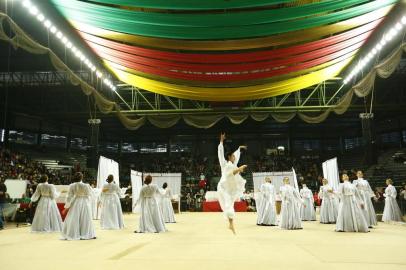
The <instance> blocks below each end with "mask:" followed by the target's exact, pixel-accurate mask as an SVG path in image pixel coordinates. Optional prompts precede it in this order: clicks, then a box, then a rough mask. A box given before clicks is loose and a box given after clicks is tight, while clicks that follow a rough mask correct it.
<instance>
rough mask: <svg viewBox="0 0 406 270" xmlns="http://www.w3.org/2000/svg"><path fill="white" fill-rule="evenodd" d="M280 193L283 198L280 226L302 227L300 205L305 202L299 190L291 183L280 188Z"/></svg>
mask: <svg viewBox="0 0 406 270" xmlns="http://www.w3.org/2000/svg"><path fill="white" fill-rule="evenodd" d="M280 194H281V199H282V206H281V216H280V218H281V220H280V223H279V226H280V228H281V229H287V230H295V229H302V221H301V217H300V205H301V204H303V200H302V198H300V194H299V192H298V191H297V190H296V189H295V188H294V187H292V186H291V185H284V186H282V187H281V188H280Z"/></svg>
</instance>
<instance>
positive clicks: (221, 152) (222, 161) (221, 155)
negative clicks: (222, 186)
mask: <svg viewBox="0 0 406 270" xmlns="http://www.w3.org/2000/svg"><path fill="white" fill-rule="evenodd" d="M217 155H218V159H219V163H220V167H221V169H223V168H224V166H226V164H227V161H226V159H225V158H224V145H223V143H222V142H220V143H219V145H218V147H217Z"/></svg>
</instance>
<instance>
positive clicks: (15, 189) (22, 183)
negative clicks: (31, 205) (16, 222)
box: [4, 179, 27, 199]
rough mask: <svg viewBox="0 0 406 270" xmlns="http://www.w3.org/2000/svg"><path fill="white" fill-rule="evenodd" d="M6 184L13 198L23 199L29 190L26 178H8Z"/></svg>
mask: <svg viewBox="0 0 406 270" xmlns="http://www.w3.org/2000/svg"><path fill="white" fill-rule="evenodd" d="M4 184H5V185H6V187H7V193H8V195H9V196H10V198H11V199H21V198H22V197H23V195H24V194H25V192H26V191H27V181H26V180H16V179H7V180H6V181H4Z"/></svg>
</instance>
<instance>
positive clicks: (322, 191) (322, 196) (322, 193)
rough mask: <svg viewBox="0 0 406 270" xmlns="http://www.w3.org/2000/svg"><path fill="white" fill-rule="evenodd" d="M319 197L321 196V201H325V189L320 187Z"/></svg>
mask: <svg viewBox="0 0 406 270" xmlns="http://www.w3.org/2000/svg"><path fill="white" fill-rule="evenodd" d="M317 196H319V199H321V200H323V199H324V189H323V187H320V190H319V194H318V195H317Z"/></svg>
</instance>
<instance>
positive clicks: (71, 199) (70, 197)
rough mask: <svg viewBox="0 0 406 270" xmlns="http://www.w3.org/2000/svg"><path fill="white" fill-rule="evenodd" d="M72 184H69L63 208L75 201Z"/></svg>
mask: <svg viewBox="0 0 406 270" xmlns="http://www.w3.org/2000/svg"><path fill="white" fill-rule="evenodd" d="M74 187H75V186H74V185H70V186H69V190H68V197H67V198H66V203H65V208H70V206H71V204H72V203H73V202H74V201H75V198H76V197H75V194H74V192H73V189H74Z"/></svg>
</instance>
